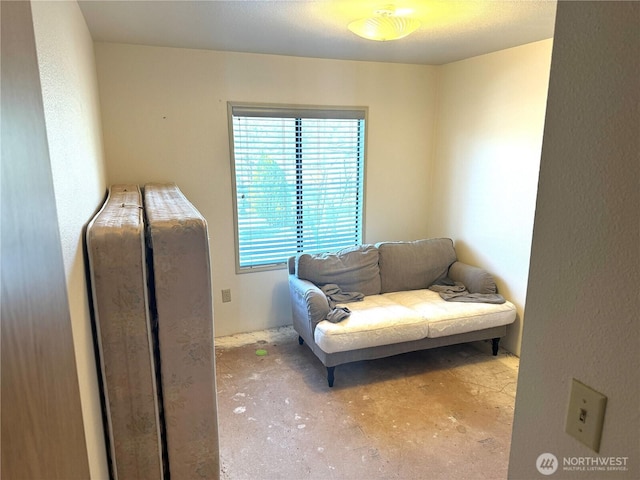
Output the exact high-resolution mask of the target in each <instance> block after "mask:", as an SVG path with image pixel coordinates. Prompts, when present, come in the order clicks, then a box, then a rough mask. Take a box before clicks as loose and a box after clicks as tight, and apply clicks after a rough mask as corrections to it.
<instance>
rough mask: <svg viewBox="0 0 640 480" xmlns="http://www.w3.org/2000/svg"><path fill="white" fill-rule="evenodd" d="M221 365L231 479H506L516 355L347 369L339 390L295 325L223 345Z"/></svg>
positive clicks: (429, 354) (421, 357) (454, 355)
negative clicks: (300, 339) (301, 342)
mask: <svg viewBox="0 0 640 480" xmlns="http://www.w3.org/2000/svg"><path fill="white" fill-rule="evenodd" d="M259 349H260V350H266V352H267V354H266V355H264V356H259V355H256V350H259ZM216 362H217V386H218V416H219V428H220V457H221V468H222V478H223V479H225V480H236V479H264V480H272V479H273V480H275V479H287V480H289V479H323V480H324V479H341V480H350V479H354V480H359V479H369V480H371V479H406V480H410V479H500V478H507V464H508V459H509V446H510V442H511V425H512V420H513V407H514V401H515V388H516V380H517V375H518V358H517V357H515V356H513V355H510V354H508V353H506V352H505V351H503V350H501V351H500V353H499V355H498V357H493V356H492V355H491V353H490V345H489V344H473V345H470V344H467V345H456V346H451V347H443V348H438V349H433V350H425V351H421V352H414V353H409V354H404V355H398V356H395V357H390V358H385V359H380V360H373V361H366V362H357V363H352V364H347V365H341V366H338V367H337V368H336V371H335V385H334V387H333V388H329V387H328V386H327V380H326V369H325V368H324V366H323V365H322V364H321V363H320V361H319V360H318V359H317V358H316V357H315V356H314V355H313V354H312V353H311V351H310V350H309V348H308V347H307V346H306V345H303V346H300V345H298V337H297V335H296V334H295V332H294V331H293V329H291V328H283V329H277V330H271V331H265V332H258V333H255V334H246V335H234V336H231V337H222V338H217V339H216Z"/></svg>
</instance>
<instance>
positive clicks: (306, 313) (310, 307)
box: [289, 275, 331, 341]
mask: <svg viewBox="0 0 640 480" xmlns="http://www.w3.org/2000/svg"><path fill="white" fill-rule="evenodd" d="M289 295H290V297H291V308H292V313H293V326H294V328H295V329H296V331H298V333H299V334H301V336H302V337H303V338H305V335H303V333H306V334H307V335H306V340H307V341H311V340H313V332H314V330H315V328H316V325H317V324H318V322H321V321H322V320H324V319H325V318H326V316H327V314H328V313H329V312H330V311H331V309H330V308H329V301H328V300H327V297H326V295H325V294H324V293H323V292H322V290H320V289H319V288H318V287H317V286H315V285H314V284H313V283H312V282H310V281H308V280H302V279H300V278H298V277H296V276H295V275H289ZM300 329H302V330H304V332H302V331H300Z"/></svg>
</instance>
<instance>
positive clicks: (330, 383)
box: [327, 367, 336, 388]
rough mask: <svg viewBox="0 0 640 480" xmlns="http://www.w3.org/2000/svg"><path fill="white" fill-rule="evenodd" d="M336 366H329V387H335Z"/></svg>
mask: <svg viewBox="0 0 640 480" xmlns="http://www.w3.org/2000/svg"><path fill="white" fill-rule="evenodd" d="M335 369H336V367H327V381H328V382H329V388H331V387H333V380H334V375H333V372H334V371H335Z"/></svg>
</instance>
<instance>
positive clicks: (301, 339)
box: [298, 335, 304, 345]
mask: <svg viewBox="0 0 640 480" xmlns="http://www.w3.org/2000/svg"><path fill="white" fill-rule="evenodd" d="M298 344H299V345H304V338H302V337H301V336H300V335H298Z"/></svg>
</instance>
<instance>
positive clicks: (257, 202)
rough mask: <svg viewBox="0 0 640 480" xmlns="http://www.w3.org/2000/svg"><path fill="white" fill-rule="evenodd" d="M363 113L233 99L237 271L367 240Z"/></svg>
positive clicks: (264, 267) (364, 111)
mask: <svg viewBox="0 0 640 480" xmlns="http://www.w3.org/2000/svg"><path fill="white" fill-rule="evenodd" d="M365 116H366V109H364V108H361V109H336V108H323V109H319V108H309V107H304V108H292V107H275V106H256V105H244V104H231V103H230V104H229V123H230V132H231V134H230V137H231V138H230V140H231V159H232V160H231V161H232V172H233V182H234V185H233V187H234V188H233V190H234V207H235V226H236V256H237V258H236V267H237V270H238V272H243V271H247V270H255V269H267V268H273V267H275V266H278V265H282V264H283V263H285V262H286V260H287V258H288V257H290V256H292V255H296V254H297V253H302V252H305V253H321V252H327V251H332V250H337V249H340V248H344V247H348V246H352V245H359V244H361V243H362V217H363V204H364V201H363V200H364V199H363V183H364V182H363V177H364V152H365Z"/></svg>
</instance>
